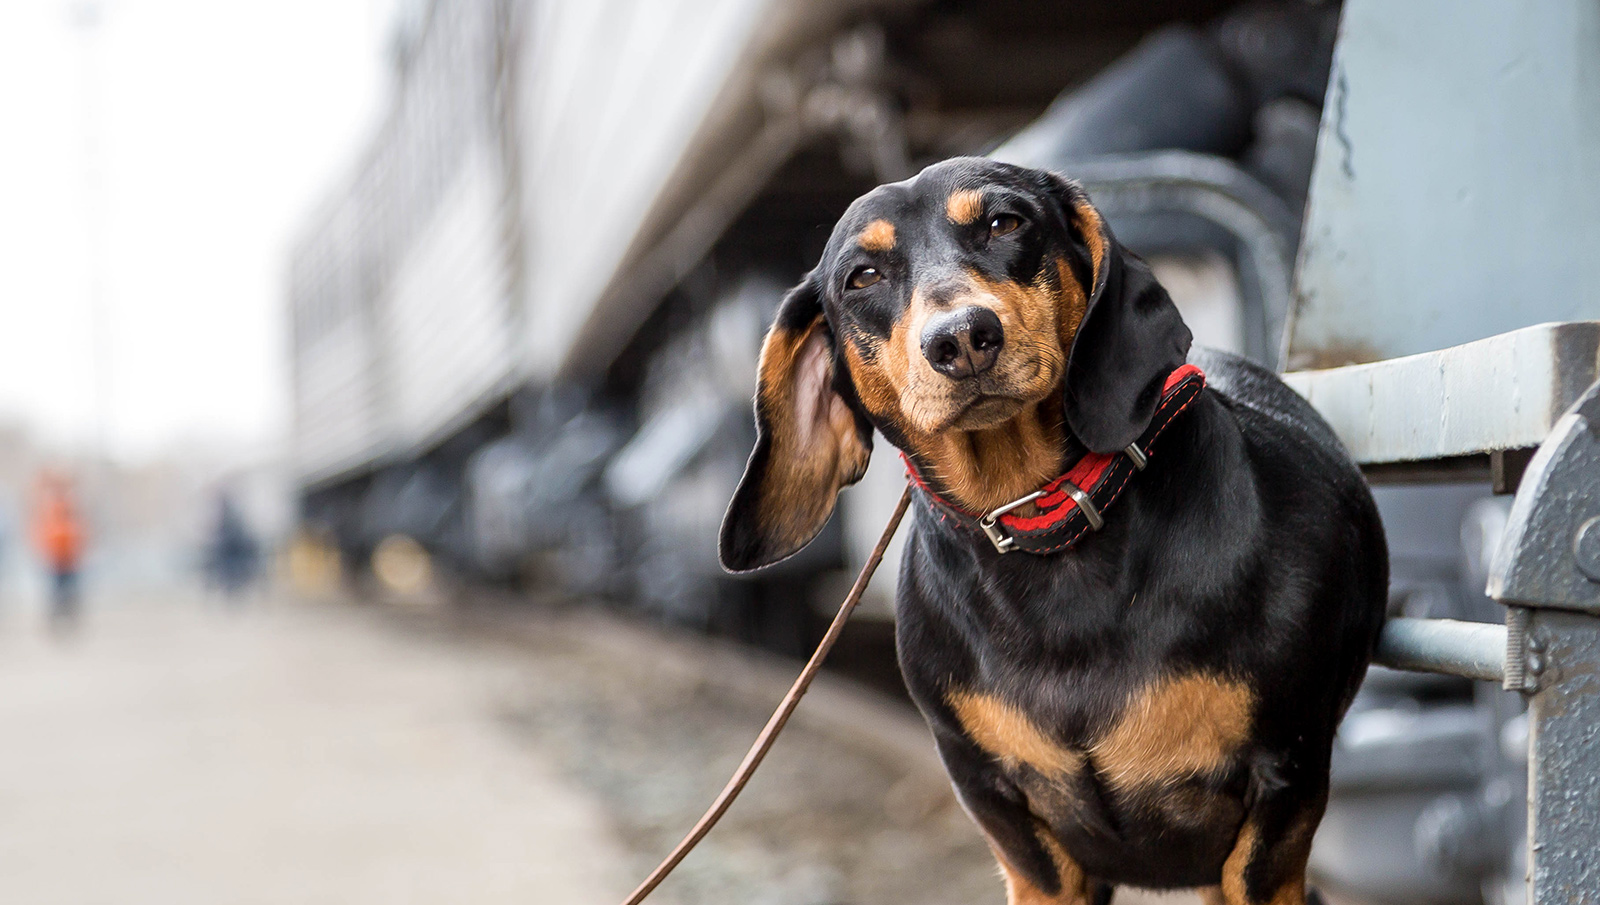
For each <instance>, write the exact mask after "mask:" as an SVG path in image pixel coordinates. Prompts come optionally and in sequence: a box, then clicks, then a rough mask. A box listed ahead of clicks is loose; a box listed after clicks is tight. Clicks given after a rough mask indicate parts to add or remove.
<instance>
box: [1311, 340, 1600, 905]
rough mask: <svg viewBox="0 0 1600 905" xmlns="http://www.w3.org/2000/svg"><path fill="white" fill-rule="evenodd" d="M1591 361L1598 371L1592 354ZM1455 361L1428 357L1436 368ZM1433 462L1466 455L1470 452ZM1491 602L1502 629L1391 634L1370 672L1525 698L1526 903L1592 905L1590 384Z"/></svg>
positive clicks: (1538, 462) (1565, 421)
mask: <svg viewBox="0 0 1600 905" xmlns="http://www.w3.org/2000/svg"><path fill="white" fill-rule="evenodd" d="M1573 326H1578V325H1573ZM1581 326H1585V327H1587V326H1592V325H1588V324H1585V325H1581ZM1590 348H1591V352H1592V353H1593V357H1600V342H1597V343H1595V344H1593V345H1592V346H1591V347H1590ZM1456 352H1457V350H1446V351H1445V352H1441V353H1434V354H1433V355H1430V356H1426V357H1427V358H1431V359H1434V360H1435V361H1434V363H1435V364H1440V365H1442V364H1444V363H1445V362H1448V361H1450V360H1452V359H1453V358H1458V357H1459V356H1458V355H1452V353H1456ZM1593 357H1592V358H1591V362H1590V364H1591V366H1592V364H1593ZM1396 372H1397V373H1398V372H1399V369H1396ZM1338 376H1340V375H1337V373H1336V372H1330V373H1329V374H1328V375H1327V377H1328V378H1330V379H1334V378H1337V377H1338ZM1408 396H1409V391H1408V387H1407V386H1406V384H1405V383H1404V382H1400V381H1395V382H1383V381H1378V382H1375V383H1374V384H1373V385H1372V389H1371V391H1370V395H1369V396H1368V400H1369V404H1370V405H1371V406H1372V408H1373V409H1374V410H1382V409H1383V407H1384V404H1385V402H1386V401H1389V400H1396V401H1400V402H1402V403H1403V402H1404V401H1405V400H1406V399H1407V397H1408ZM1471 404H1472V403H1471V402H1470V401H1467V402H1464V403H1461V405H1471ZM1458 407H1459V405H1458ZM1450 414H1451V410H1450V409H1449V408H1446V409H1444V411H1443V415H1444V416H1445V417H1447V418H1448V417H1449V415H1450ZM1507 420H1512V419H1509V418H1508V419H1507ZM1389 423H1395V422H1389ZM1396 426H1397V427H1399V426H1400V425H1398V424H1396ZM1352 439H1355V438H1352ZM1437 451H1438V452H1439V453H1440V455H1441V457H1442V458H1444V457H1449V456H1454V455H1468V454H1472V453H1473V452H1474V450H1473V447H1472V445H1471V444H1462V445H1460V446H1456V447H1444V446H1441V447H1439V448H1438V450H1437ZM1414 461H1416V462H1417V463H1418V464H1422V463H1424V462H1425V461H1426V460H1425V459H1421V458H1419V459H1416V460H1414ZM1364 464H1366V463H1364ZM1489 593H1490V595H1491V596H1492V597H1494V599H1495V600H1497V601H1499V602H1500V603H1502V604H1505V605H1506V607H1507V608H1508V609H1507V619H1506V622H1507V624H1506V626H1504V627H1500V626H1488V625H1482V624H1477V623H1466V622H1456V621H1453V620H1444V619H1395V620H1391V622H1390V623H1389V625H1388V626H1387V627H1386V628H1385V630H1384V634H1383V638H1382V641H1381V642H1380V645H1379V654H1378V662H1379V663H1381V664H1383V665H1386V666H1391V667H1394V668H1398V669H1411V670H1420V671H1425V672H1437V673H1443V674H1448V675H1455V676H1462V677H1464V678H1469V679H1492V680H1497V681H1500V682H1502V683H1503V686H1504V687H1505V689H1506V690H1507V691H1515V692H1520V693H1522V694H1524V695H1526V696H1527V697H1528V702H1529V714H1530V722H1529V733H1528V745H1529V751H1528V807H1529V812H1528V865H1527V871H1528V874H1527V901H1528V902H1529V903H1532V905H1555V903H1585V902H1595V901H1600V862H1597V861H1596V859H1595V856H1596V854H1597V853H1600V747H1597V746H1596V745H1595V741H1596V736H1597V734H1600V380H1597V381H1595V382H1594V383H1593V384H1591V385H1590V386H1589V387H1588V389H1587V390H1586V392H1584V393H1583V394H1582V395H1581V396H1580V397H1579V398H1578V399H1577V400H1576V401H1574V402H1572V404H1571V405H1570V406H1569V407H1568V408H1567V409H1566V411H1565V412H1564V413H1563V414H1562V415H1561V417H1560V418H1559V420H1557V421H1556V423H1555V426H1554V428H1553V429H1552V430H1551V431H1550V432H1549V435H1548V437H1547V438H1546V439H1545V440H1544V442H1543V443H1542V444H1540V446H1539V451H1538V452H1537V453H1536V454H1535V455H1534V456H1533V458H1532V460H1531V461H1530V462H1529V464H1528V467H1527V470H1526V472H1525V473H1524V474H1523V475H1522V478H1521V481H1520V486H1519V488H1518V490H1517V494H1516V498H1515V501H1514V502H1513V504H1512V508H1511V517H1510V520H1509V522H1508V524H1507V526H1506V533H1505V536H1504V538H1503V539H1502V545H1501V548H1500V555H1499V557H1498V559H1497V561H1496V562H1495V564H1494V567H1493V570H1492V572H1491V574H1490V583H1489Z"/></svg>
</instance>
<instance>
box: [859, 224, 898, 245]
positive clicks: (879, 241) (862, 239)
mask: <svg viewBox="0 0 1600 905" xmlns="http://www.w3.org/2000/svg"><path fill="white" fill-rule="evenodd" d="M856 243H857V244H859V245H860V246H861V247H862V248H865V249H866V250H867V251H888V250H889V249H891V248H893V247H894V224H893V223H890V222H889V221H888V220H874V221H872V222H871V223H868V224H867V228H866V229H863V230H862V231H861V232H860V233H858V234H857V235H856Z"/></svg>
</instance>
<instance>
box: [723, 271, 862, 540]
mask: <svg viewBox="0 0 1600 905" xmlns="http://www.w3.org/2000/svg"><path fill="white" fill-rule="evenodd" d="M819 279H820V278H819V277H818V275H817V274H816V273H812V274H811V275H809V276H807V277H806V279H805V281H804V282H802V283H801V284H800V285H798V286H796V287H795V288H793V289H791V290H789V293H788V294H787V295H785V296H784V298H783V303H782V304H781V305H780V306H779V307H778V316H777V318H776V319H775V320H774V321H773V324H772V329H771V330H770V331H768V332H767V338H766V341H765V342H763V343H762V345H761V365H760V371H759V377H758V385H757V387H756V447H755V450H754V451H753V452H751V453H750V462H749V464H747V465H746V466H745V471H744V479H743V480H741V481H740V482H739V489H738V490H735V491H734V493H733V502H731V503H729V504H728V514H727V515H726V516H725V517H724V518H723V520H722V537H721V540H720V542H719V544H718V552H719V554H720V556H721V559H722V566H723V568H725V569H727V570H728V571H730V572H747V571H749V570H751V569H759V568H761V567H762V566H768V565H771V564H773V563H775V562H778V561H779V560H782V559H786V558H788V557H789V556H792V555H794V554H795V553H797V552H799V551H800V549H801V548H802V547H804V546H805V545H806V544H808V543H810V542H811V539H812V538H814V537H816V536H817V533H818V532H820V531H821V530H822V527H823V526H824V525H825V524H827V522H828V516H829V515H831V514H832V513H833V508H834V503H835V500H836V498H837V497H838V495H839V490H840V489H841V488H843V487H846V486H848V485H850V484H854V483H855V482H856V481H859V480H861V475H862V474H863V473H865V472H866V470H867V459H868V458H869V457H870V456H871V454H872V428H871V426H870V425H869V424H868V423H867V422H866V419H864V418H862V417H859V416H858V415H857V414H856V412H855V411H854V410H853V409H852V408H851V406H850V404H849V403H848V402H846V401H845V398H844V396H843V395H841V393H840V389H841V388H842V387H841V385H840V384H839V381H844V382H845V383H847V382H848V380H849V378H848V377H847V376H845V375H842V374H836V373H835V370H836V368H837V365H836V362H835V355H834V341H833V334H832V332H831V331H830V330H829V329H828V324H827V322H826V320H825V319H824V318H823V316H822V297H821V287H820V284H819ZM840 370H842V369H840ZM844 389H846V391H847V392H848V388H844Z"/></svg>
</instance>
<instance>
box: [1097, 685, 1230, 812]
mask: <svg viewBox="0 0 1600 905" xmlns="http://www.w3.org/2000/svg"><path fill="white" fill-rule="evenodd" d="M1254 709H1255V697H1254V695H1253V694H1251V692H1250V689H1249V688H1248V687H1246V686H1244V685H1242V684H1239V683H1237V682H1232V681H1229V680H1226V679H1221V678H1217V677H1214V676H1206V675H1188V676H1183V677H1181V678H1175V679H1163V680H1160V681H1157V682H1153V683H1151V684H1150V685H1147V686H1145V687H1144V688H1143V689H1141V690H1140V691H1138V692H1137V693H1136V694H1135V695H1134V697H1133V699H1132V700H1130V701H1129V702H1128V705H1127V708H1126V709H1125V710H1124V712H1123V715H1122V717H1121V718H1120V719H1118V720H1117V724H1116V725H1115V726H1114V727H1112V729H1111V731H1110V732H1108V733H1106V734H1105V735H1104V736H1102V737H1101V738H1100V739H1099V740H1098V741H1096V742H1095V743H1094V744H1093V745H1091V746H1090V748H1089V751H1090V753H1091V754H1092V755H1093V756H1094V760H1095V766H1096V767H1098V768H1099V769H1100V771H1101V773H1102V775H1103V776H1104V777H1105V779H1106V782H1107V783H1109V784H1110V785H1111V787H1112V788H1114V789H1119V790H1125V789H1132V788H1136V787H1140V786H1149V785H1151V784H1164V783H1170V782H1175V781H1178V780H1181V779H1184V778H1186V777H1189V776H1194V775H1196V774H1199V773H1206V772H1210V771H1213V770H1217V769H1219V768H1221V767H1222V766H1224V764H1225V763H1226V761H1227V759H1228V758H1229V757H1230V756H1232V755H1233V753H1234V752H1235V751H1237V750H1238V748H1239V746H1240V745H1241V744H1243V742H1244V741H1245V739H1247V738H1249V735H1250V721H1251V717H1252V714H1253V711H1254Z"/></svg>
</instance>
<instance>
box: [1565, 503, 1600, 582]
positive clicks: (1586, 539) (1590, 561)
mask: <svg viewBox="0 0 1600 905" xmlns="http://www.w3.org/2000/svg"><path fill="white" fill-rule="evenodd" d="M1572 557H1573V559H1576V560H1577V561H1578V571H1579V572H1582V573H1583V575H1584V577H1585V578H1587V579H1589V580H1590V581H1600V515H1597V516H1595V517H1593V518H1591V519H1589V520H1588V521H1586V522H1584V523H1583V524H1582V525H1579V526H1578V532H1577V533H1576V534H1574V535H1573V537H1572Z"/></svg>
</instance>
